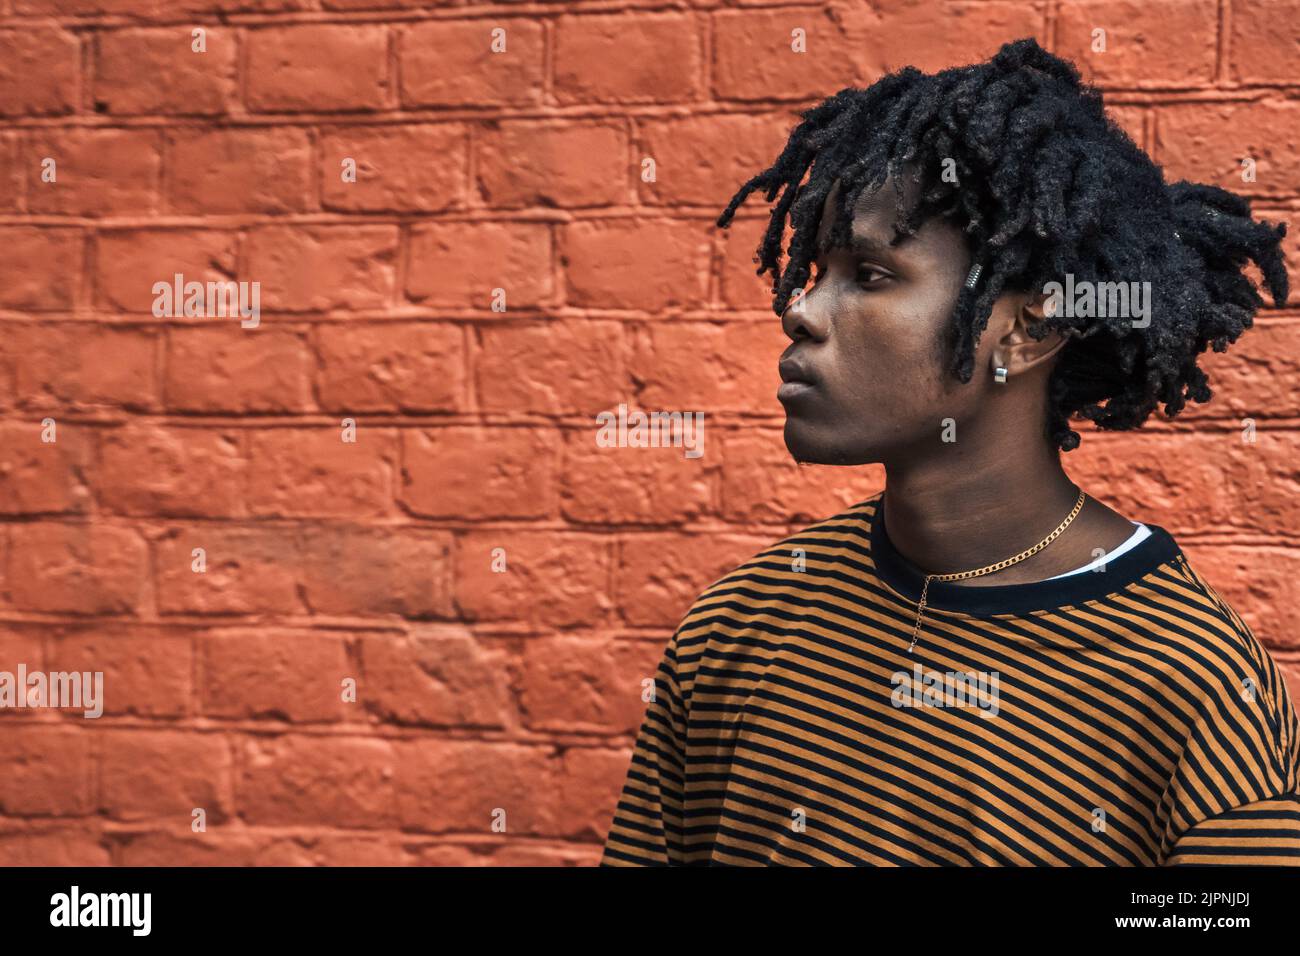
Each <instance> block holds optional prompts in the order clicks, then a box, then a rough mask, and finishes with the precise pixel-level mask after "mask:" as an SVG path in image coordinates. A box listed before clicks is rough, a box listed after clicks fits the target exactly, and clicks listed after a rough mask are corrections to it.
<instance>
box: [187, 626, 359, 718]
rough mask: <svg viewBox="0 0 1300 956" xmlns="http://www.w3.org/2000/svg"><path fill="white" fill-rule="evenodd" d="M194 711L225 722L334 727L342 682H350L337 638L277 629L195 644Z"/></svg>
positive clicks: (230, 633)
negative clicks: (196, 684)
mask: <svg viewBox="0 0 1300 956" xmlns="http://www.w3.org/2000/svg"><path fill="white" fill-rule="evenodd" d="M198 653H199V660H200V662H201V670H200V673H201V674H202V677H201V678H200V683H199V707H200V708H201V710H202V713H203V715H204V716H205V717H213V718H219V719H229V720H261V719H273V720H285V721H292V722H294V723H321V722H335V721H339V720H341V719H342V717H343V710H344V707H345V704H344V703H343V685H342V681H343V678H345V677H350V676H354V674H353V670H352V668H351V667H350V666H349V664H348V661H347V653H346V648H345V647H344V643H343V640H342V638H340V637H337V636H335V635H332V634H328V633H307V632H295V631H289V630H284V629H279V628H259V629H257V630H239V629H228V630H222V631H219V632H210V633H208V634H205V635H203V636H202V637H201V638H199V640H198Z"/></svg>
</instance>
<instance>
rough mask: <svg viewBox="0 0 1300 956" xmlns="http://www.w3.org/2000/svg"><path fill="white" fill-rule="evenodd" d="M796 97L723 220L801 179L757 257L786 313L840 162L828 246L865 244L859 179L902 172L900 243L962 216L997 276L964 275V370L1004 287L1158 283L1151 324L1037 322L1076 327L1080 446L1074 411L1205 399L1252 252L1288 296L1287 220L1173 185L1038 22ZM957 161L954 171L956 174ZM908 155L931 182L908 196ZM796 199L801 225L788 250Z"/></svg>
mask: <svg viewBox="0 0 1300 956" xmlns="http://www.w3.org/2000/svg"><path fill="white" fill-rule="evenodd" d="M798 115H799V116H800V118H801V120H802V121H801V122H800V123H799V124H798V125H797V126H796V127H795V129H794V131H793V132H792V133H791V134H790V137H789V140H788V142H787V143H786V146H785V148H784V149H783V150H782V151H781V154H780V156H779V157H778V158H777V160H776V162H775V163H774V164H773V165H772V166H771V168H769V169H767V170H764V171H763V172H762V173H760V174H759V175H757V176H755V177H754V178H753V179H751V180H749V181H748V182H747V183H745V185H744V186H743V187H742V188H741V189H740V191H739V192H737V193H736V195H735V196H734V197H733V198H732V200H731V202H730V203H729V204H728V205H727V208H726V210H725V211H724V212H723V213H722V215H721V216H720V217H719V218H718V220H717V224H718V226H720V227H723V228H725V227H726V226H727V225H728V223H730V221H731V219H732V217H733V215H734V214H735V211H736V209H737V208H738V207H739V206H740V204H741V203H743V202H744V201H745V198H746V197H747V196H748V195H749V194H750V193H751V192H753V191H754V190H756V189H766V190H767V201H768V202H771V201H772V200H774V199H776V197H777V193H778V192H779V191H780V190H781V189H782V187H783V186H784V192H783V193H781V197H780V200H779V201H778V202H777V204H776V205H775V206H774V207H773V209H772V213H771V220H770V222H769V224H768V228H767V231H766V233H765V234H764V236H763V239H762V241H761V243H760V244H759V247H758V255H757V257H756V258H755V261H756V262H758V263H760V265H759V268H758V273H757V274H759V275H762V274H763V272H765V271H768V270H771V272H772V276H773V285H772V292H773V294H774V296H775V298H774V300H773V309H774V311H775V312H776V314H777V315H778V316H779V315H782V314H783V313H784V311H785V309H786V306H787V304H788V302H789V300H790V297H791V295H792V293H794V292H795V291H796V290H799V289H802V288H803V287H804V285H805V283H806V282H807V281H808V276H809V264H810V262H811V261H812V260H813V259H815V258H816V256H817V253H818V252H819V251H820V250H817V249H815V248H814V246H815V245H816V237H817V235H818V229H819V222H820V219H821V215H822V207H823V204H824V202H825V200H826V197H827V195H828V194H829V193H830V191H831V189H832V187H833V185H834V182H835V180H836V179H840V180H841V191H840V198H839V202H838V203H837V204H836V208H835V210H834V215H835V219H834V221H833V224H832V228H831V230H830V231H829V234H828V236H827V242H826V244H827V245H829V246H834V247H839V246H843V245H845V244H847V243H848V241H849V240H850V238H851V232H850V231H851V226H852V223H851V218H852V210H853V208H854V204H855V203H856V201H857V199H858V196H859V195H860V194H861V192H862V191H863V190H864V189H870V190H872V191H875V190H877V189H879V188H880V187H881V186H882V185H883V184H884V182H885V180H886V178H887V177H888V176H890V175H893V176H894V184H895V187H896V188H895V193H896V223H895V226H894V231H895V235H894V238H893V240H892V241H893V242H894V243H897V242H899V241H901V240H902V238H903V237H904V236H907V235H912V234H914V233H915V232H916V230H917V229H918V228H919V227H920V226H921V225H922V224H924V223H925V222H926V221H927V220H928V219H929V218H930V217H931V216H934V215H939V216H944V217H947V218H949V219H950V220H951V221H953V222H954V223H955V224H956V225H958V226H959V227H961V228H962V230H963V232H964V233H965V235H966V237H967V244H968V246H969V248H970V250H971V252H972V261H973V263H974V264H975V265H978V266H979V267H980V272H979V280H980V281H977V282H974V283H970V282H968V283H967V285H968V286H973V287H967V288H963V289H962V290H961V291H960V293H959V296H958V299H957V304H956V307H955V310H954V314H953V319H952V321H951V323H950V325H949V329H948V339H947V342H946V346H947V354H948V356H949V358H948V365H949V371H950V373H952V374H955V375H956V376H957V378H958V379H959V380H960V381H961V382H969V381H970V379H971V375H972V372H973V370H974V351H975V345H976V343H977V342H978V340H979V336H980V333H981V332H982V331H983V330H984V328H985V327H986V325H987V324H988V318H989V315H990V313H991V311H992V308H993V304H994V301H995V300H996V299H997V298H998V296H999V295H1000V294H1001V293H1002V292H1003V291H1004V290H1005V289H1015V290H1020V291H1026V292H1028V291H1030V290H1034V289H1042V288H1043V287H1044V285H1045V283H1046V282H1049V281H1053V280H1063V278H1064V276H1065V275H1066V274H1067V273H1073V275H1074V277H1075V281H1076V283H1078V282H1082V281H1088V282H1092V283H1107V282H1118V281H1123V282H1125V283H1128V282H1134V281H1137V282H1147V281H1149V282H1150V287H1149V288H1150V290H1151V295H1150V298H1149V299H1148V305H1149V307H1150V310H1151V311H1150V316H1151V319H1150V322H1149V324H1148V325H1147V326H1146V327H1145V328H1138V327H1135V325H1134V323H1133V321H1132V320H1131V319H1128V318H1124V317H1121V316H1075V315H1070V314H1069V313H1070V312H1072V311H1073V310H1070V309H1057V310H1056V313H1057V314H1056V315H1051V316H1048V317H1046V318H1045V319H1044V321H1042V322H1039V323H1035V324H1034V325H1033V326H1031V327H1030V328H1031V334H1033V335H1034V337H1035V338H1036V339H1042V338H1044V337H1046V336H1047V335H1048V334H1049V333H1050V332H1052V331H1060V332H1061V333H1062V334H1064V335H1066V336H1068V337H1069V338H1070V339H1071V341H1068V342H1067V343H1066V345H1065V347H1064V348H1063V349H1062V350H1061V353H1060V358H1059V361H1058V362H1057V365H1056V367H1055V368H1054V369H1053V372H1052V375H1051V377H1050V379H1049V383H1048V415H1047V421H1046V423H1045V427H1046V431H1047V435H1046V437H1047V438H1048V440H1049V441H1050V442H1052V443H1053V444H1054V445H1055V446H1056V447H1057V448H1058V449H1060V450H1062V451H1070V450H1071V449H1073V448H1077V447H1078V445H1079V435H1078V433H1077V432H1075V431H1073V430H1072V429H1071V428H1070V427H1069V419H1070V417H1071V416H1072V415H1076V414H1077V415H1078V416H1079V417H1080V418H1082V419H1088V420H1091V421H1093V422H1095V423H1096V424H1097V426H1098V427H1101V428H1104V429H1114V430H1126V429H1133V428H1138V427H1139V426H1141V425H1142V423H1143V422H1144V421H1145V420H1146V419H1147V418H1148V417H1149V416H1150V414H1151V412H1152V410H1153V409H1154V408H1155V406H1156V405H1157V403H1160V402H1163V403H1164V406H1165V407H1164V412H1165V414H1166V415H1167V416H1170V417H1173V416H1174V415H1177V414H1178V412H1179V411H1181V410H1182V408H1183V407H1184V405H1185V404H1186V401H1187V399H1189V398H1190V399H1192V400H1193V401H1196V402H1198V403H1203V402H1206V401H1209V399H1210V396H1211V391H1210V388H1209V385H1208V383H1207V378H1206V375H1205V373H1204V372H1203V371H1202V370H1201V369H1200V368H1199V367H1198V365H1197V356H1198V355H1199V354H1200V353H1202V352H1204V351H1205V347H1206V345H1207V344H1209V345H1212V346H1213V347H1214V350H1215V351H1216V352H1222V351H1224V350H1225V349H1226V348H1227V347H1228V344H1229V343H1231V342H1234V341H1236V339H1237V337H1238V336H1239V335H1240V334H1241V333H1242V332H1243V331H1244V330H1245V329H1247V328H1249V327H1250V326H1251V323H1252V320H1253V316H1254V314H1255V312H1256V311H1257V310H1258V309H1259V308H1260V307H1261V306H1262V305H1263V300H1262V299H1261V298H1260V295H1259V293H1258V292H1257V291H1256V288H1255V285H1254V283H1253V282H1252V281H1251V280H1250V279H1249V278H1248V277H1247V276H1246V275H1245V274H1243V271H1242V270H1243V268H1244V267H1245V266H1246V262H1247V260H1248V259H1249V260H1251V261H1253V262H1254V263H1255V264H1256V265H1257V266H1258V267H1259V269H1260V272H1261V274H1262V275H1263V278H1264V282H1265V284H1266V285H1267V287H1268V290H1269V292H1270V293H1271V294H1272V298H1273V303H1274V304H1275V305H1277V306H1281V305H1284V304H1285V302H1286V297H1287V274H1286V269H1285V266H1284V262H1283V258H1282V252H1281V248H1280V247H1281V239H1282V237H1283V236H1285V235H1286V225H1285V223H1283V224H1278V225H1273V224H1270V223H1268V222H1266V221H1264V222H1257V221H1255V220H1254V219H1252V218H1251V212H1250V203H1249V201H1248V200H1247V199H1245V198H1243V197H1241V196H1238V195H1236V194H1234V193H1231V192H1228V191H1227V190H1224V189H1220V188H1218V187H1216V186H1210V185H1204V184H1200V183H1192V182H1187V181H1179V182H1176V183H1173V184H1172V185H1169V184H1166V183H1165V181H1164V175H1163V173H1162V172H1161V169H1160V167H1159V166H1157V165H1156V164H1155V163H1154V162H1153V161H1152V160H1151V158H1150V157H1148V156H1147V155H1146V153H1144V152H1143V151H1142V150H1141V149H1140V148H1139V147H1138V146H1137V145H1136V144H1135V143H1134V142H1133V141H1132V139H1130V138H1129V136H1128V135H1127V134H1126V133H1125V132H1124V131H1123V130H1122V129H1120V128H1119V127H1118V126H1117V125H1116V124H1115V123H1114V122H1113V121H1112V120H1111V119H1110V118H1109V117H1107V116H1106V114H1105V112H1104V109H1103V106H1102V98H1101V93H1100V92H1099V91H1098V90H1097V89H1096V88H1095V87H1093V86H1090V85H1087V84H1085V83H1083V82H1082V81H1081V79H1080V77H1079V73H1078V71H1077V70H1076V69H1075V67H1074V66H1073V65H1072V64H1071V63H1069V62H1067V61H1065V60H1062V59H1060V58H1059V57H1056V56H1053V55H1052V54H1050V53H1048V52H1047V51H1045V50H1043V49H1042V48H1041V47H1040V46H1039V45H1038V44H1037V43H1036V42H1035V41H1034V40H1033V39H1022V40H1017V41H1015V42H1013V43H1008V44H1006V45H1005V46H1003V47H1002V49H1001V50H1000V51H998V53H997V54H996V55H995V56H994V57H993V58H992V59H991V60H988V61H986V62H983V63H977V64H973V65H971V66H966V67H958V68H953V69H948V70H943V71H942V72H940V73H937V74H933V75H930V74H925V73H922V72H921V71H919V70H917V69H915V68H914V67H905V68H903V69H901V70H898V71H897V72H894V73H890V74H887V75H886V76H884V77H882V78H881V79H880V80H878V81H877V82H875V83H873V84H872V85H871V86H869V87H867V88H866V89H858V88H855V87H847V88H845V89H843V90H841V91H840V92H838V93H836V94H835V95H834V96H832V97H830V98H829V99H827V100H825V101H823V102H822V103H821V104H820V105H818V106H815V107H813V108H812V109H808V110H802V111H800V112H799V114H798ZM945 161H948V162H947V164H946V168H947V169H949V170H951V171H952V172H954V173H955V174H956V175H955V179H956V182H951V181H946V179H945V177H944V176H942V175H940V170H941V168H943V167H944V164H945ZM810 166H811V167H812V171H811V174H810V175H809V179H808V182H807V183H805V184H803V185H801V184H800V183H801V180H802V179H803V176H804V173H805V172H807V171H808V169H809V167H810ZM905 170H908V171H910V172H911V174H912V176H913V178H914V179H917V180H918V181H920V182H921V192H920V198H919V200H918V201H917V202H916V203H915V204H914V205H913V207H912V208H911V209H910V210H908V209H906V208H905V202H904V191H903V190H904V187H903V183H902V179H901V176H900V174H902V173H903V172H904V171H905ZM787 214H788V215H789V217H790V224H791V227H792V229H793V235H792V239H791V243H790V248H789V262H788V264H787V266H786V268H785V269H781V267H780V265H779V257H780V254H781V240H782V234H783V230H784V220H785V217H786V215H787ZM1097 287H1098V286H1094V288H1097ZM1103 403H1104V405H1103Z"/></svg>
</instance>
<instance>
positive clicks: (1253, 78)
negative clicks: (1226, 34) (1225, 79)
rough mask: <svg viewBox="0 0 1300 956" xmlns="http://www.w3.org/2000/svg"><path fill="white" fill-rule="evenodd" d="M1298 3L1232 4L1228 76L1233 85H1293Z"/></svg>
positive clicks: (1245, 0) (1257, 0) (1251, 0)
mask: <svg viewBox="0 0 1300 956" xmlns="http://www.w3.org/2000/svg"><path fill="white" fill-rule="evenodd" d="M1298 19H1300V2H1297V0H1234V2H1233V4H1232V18H1231V40H1230V41H1229V50H1230V53H1229V55H1228V75H1229V76H1230V77H1231V78H1232V81H1233V82H1234V83H1281V84H1284V85H1288V86H1289V85H1290V84H1291V83H1293V82H1294V81H1295V44H1296V29H1295V26H1294V24H1295V23H1296V22H1297V20H1298Z"/></svg>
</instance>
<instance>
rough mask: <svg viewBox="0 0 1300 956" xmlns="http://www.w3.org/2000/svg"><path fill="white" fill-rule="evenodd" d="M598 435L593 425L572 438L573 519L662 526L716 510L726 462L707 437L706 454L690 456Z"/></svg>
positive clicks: (566, 501)
mask: <svg viewBox="0 0 1300 956" xmlns="http://www.w3.org/2000/svg"><path fill="white" fill-rule="evenodd" d="M630 410H631V409H629V411H630ZM596 434H597V426H596V425H595V424H594V423H593V424H592V425H591V426H590V427H589V428H584V429H580V430H577V431H573V432H571V433H570V434H568V435H567V436H566V442H565V448H564V461H563V465H562V466H561V468H560V475H561V482H562V484H561V492H560V507H561V510H562V512H563V514H564V516H565V517H566V518H568V519H569V520H570V521H576V522H582V523H587V524H602V525H603V524H657V525H661V524H668V523H679V522H685V521H694V520H698V519H700V518H702V517H704V516H705V515H707V514H709V513H710V512H712V511H713V509H714V505H713V498H714V491H713V486H714V482H715V477H714V476H715V475H716V473H717V471H718V469H719V467H720V465H719V464H718V461H717V456H716V455H714V456H712V457H710V454H709V444H708V440H707V438H706V439H705V441H704V444H703V451H704V455H703V457H700V458H686V457H684V455H685V449H684V448H673V447H666V448H665V447H661V448H618V447H610V448H603V447H601V446H599V445H597V444H596ZM704 434H705V435H708V420H707V418H706V419H705V432H704Z"/></svg>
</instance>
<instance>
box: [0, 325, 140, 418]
mask: <svg viewBox="0 0 1300 956" xmlns="http://www.w3.org/2000/svg"><path fill="white" fill-rule="evenodd" d="M158 348H159V339H158V333H156V332H153V331H146V330H142V329H133V328H115V327H112V326H106V325H102V324H96V323H93V322H59V323H54V322H42V323H32V324H19V323H15V322H11V323H9V324H8V326H7V328H6V330H5V335H4V336H3V337H2V338H0V370H3V371H0V375H4V374H5V372H7V376H5V377H7V378H8V379H9V380H10V381H11V382H12V383H13V391H12V394H13V400H14V403H15V404H16V405H17V406H19V407H22V408H30V409H34V410H44V411H50V412H57V411H58V410H60V409H63V408H69V407H78V408H88V407H93V406H104V405H108V406H117V407H122V408H130V409H151V408H156V407H157V404H158V400H159V382H158V377H157V375H156V374H155V371H154V366H155V364H156V359H157V354H158ZM38 415H39V412H38ZM58 417H59V416H58V415H57V414H56V415H55V418H56V420H57V418H58ZM37 420H39V418H38V419H37Z"/></svg>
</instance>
